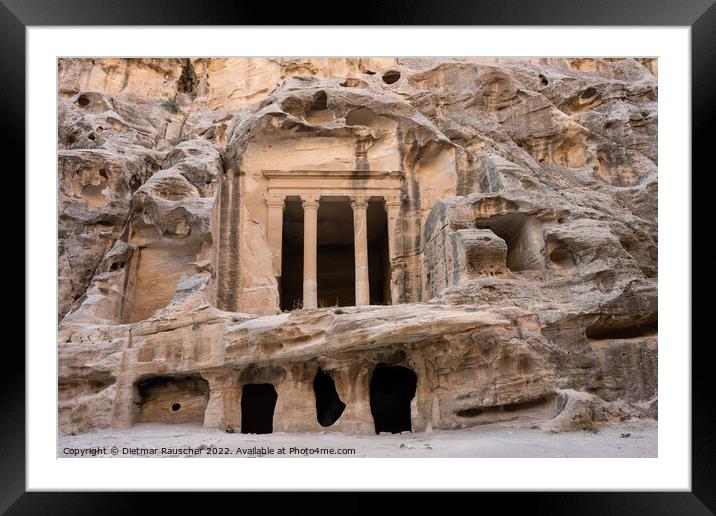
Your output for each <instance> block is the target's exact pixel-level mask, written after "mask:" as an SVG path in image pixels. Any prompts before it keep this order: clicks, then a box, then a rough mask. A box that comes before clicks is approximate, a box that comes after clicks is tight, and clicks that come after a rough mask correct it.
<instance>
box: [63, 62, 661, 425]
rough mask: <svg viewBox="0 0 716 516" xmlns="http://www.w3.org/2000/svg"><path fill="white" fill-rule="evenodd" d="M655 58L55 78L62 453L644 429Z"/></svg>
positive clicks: (110, 69) (651, 340) (224, 66)
mask: <svg viewBox="0 0 716 516" xmlns="http://www.w3.org/2000/svg"><path fill="white" fill-rule="evenodd" d="M656 73H657V64H656V60H653V59H557V58H551V59H488V58H485V59H477V58H475V59H448V58H444V59H433V58H430V59H414V58H406V59H402V58H398V59H392V58H380V59H372V58H367V59H366V58H344V59H341V58H332V59H327V58H326V59H314V58H304V59H297V58H293V59H280V58H255V59H253V58H211V59H209V58H195V59H61V60H60V61H59V69H58V74H59V92H58V103H59V112H58V116H59V118H58V121H59V122H58V138H59V150H58V196H59V227H58V256H59V261H58V280H59V299H58V310H59V313H58V319H59V333H58V335H59V342H58V360H59V379H58V382H59V417H60V431H62V432H65V433H76V432H83V431H87V430H89V429H92V428H104V427H112V426H114V427H126V426H131V425H133V424H135V423H146V422H154V421H156V422H164V423H197V424H203V425H205V426H210V427H217V428H221V429H224V430H226V431H236V432H239V431H244V432H246V431H250V432H267V431H272V430H275V431H318V430H336V431H342V432H346V433H349V432H359V433H370V432H375V431H378V432H380V431H401V430H412V431H429V430H431V429H457V428H464V427H468V426H473V425H482V424H486V423H491V422H496V421H501V422H513V424H515V425H518V424H527V425H538V426H541V427H543V428H547V429H552V430H557V431H562V430H571V429H580V428H592V427H593V426H594V425H597V424H608V423H610V422H617V421H622V420H625V419H628V418H634V417H648V418H654V417H656V414H657V383H656V379H657V320H658V310H657V281H658V265H657V264H658V256H657V248H658V241H657V234H658V231H657V230H658V227H657V140H656V134H657V133H656V129H657V92H658V89H657V77H656Z"/></svg>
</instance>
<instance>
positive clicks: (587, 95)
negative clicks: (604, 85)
mask: <svg viewBox="0 0 716 516" xmlns="http://www.w3.org/2000/svg"><path fill="white" fill-rule="evenodd" d="M596 96H597V90H596V88H593V87H591V86H590V87H589V88H587V89H586V90H584V91H583V92H582V94H581V95H580V96H579V98H581V99H582V100H588V99H591V98H592V97H596Z"/></svg>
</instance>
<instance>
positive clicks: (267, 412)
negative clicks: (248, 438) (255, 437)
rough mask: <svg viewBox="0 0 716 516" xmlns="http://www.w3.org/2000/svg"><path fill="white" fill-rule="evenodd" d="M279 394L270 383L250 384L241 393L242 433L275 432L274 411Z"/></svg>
mask: <svg viewBox="0 0 716 516" xmlns="http://www.w3.org/2000/svg"><path fill="white" fill-rule="evenodd" d="M277 399H278V394H276V389H275V388H274V386H273V385H271V384H270V383H249V384H246V385H244V387H243V390H242V392H241V433H242V434H270V433H272V432H273V411H274V409H275V408H276V400H277Z"/></svg>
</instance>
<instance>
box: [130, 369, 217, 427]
mask: <svg viewBox="0 0 716 516" xmlns="http://www.w3.org/2000/svg"><path fill="white" fill-rule="evenodd" d="M135 387H136V390H135V392H136V396H137V398H138V413H137V418H136V422H138V423H172V424H176V423H199V424H201V423H203V422H204V411H205V410H206V405H207V404H208V403H209V382H207V381H206V380H205V379H204V378H202V377H201V375H199V374H188V375H168V376H152V377H150V378H146V379H144V380H141V381H139V382H137V384H136V386H135Z"/></svg>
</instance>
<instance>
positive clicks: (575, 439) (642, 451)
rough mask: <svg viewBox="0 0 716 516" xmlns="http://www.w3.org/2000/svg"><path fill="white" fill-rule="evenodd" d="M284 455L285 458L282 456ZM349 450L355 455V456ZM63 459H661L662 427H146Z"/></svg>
mask: <svg viewBox="0 0 716 516" xmlns="http://www.w3.org/2000/svg"><path fill="white" fill-rule="evenodd" d="M282 449H283V451H284V453H281V452H280V451H281V450H282ZM346 450H355V452H354V453H350V451H348V452H347V451H346ZM57 456H58V457H70V456H77V457H80V456H81V457H92V456H94V457H112V456H117V457H158V456H168V457H176V456H179V457H181V456H183V457H217V456H221V457H306V456H310V457H656V456H657V422H656V421H636V422H630V423H624V424H621V425H619V426H615V427H604V428H599V429H598V430H597V431H596V432H591V431H580V432H563V433H554V432H546V431H544V430H539V429H533V428H510V427H503V426H497V425H490V426H483V427H477V428H472V429H468V430H451V431H433V432H429V433H415V434H410V433H405V434H395V435H385V434H384V435H346V434H340V433H336V432H322V433H274V434H266V435H245V434H236V433H234V434H227V433H225V432H222V431H220V430H216V429H210V428H203V427H200V426H191V425H165V424H143V425H137V426H134V427H132V428H126V429H108V430H100V431H93V432H87V433H83V434H78V435H60V436H59V438H58V447H57Z"/></svg>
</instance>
